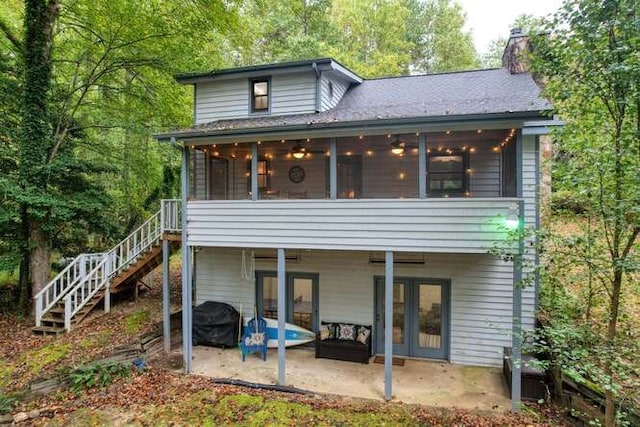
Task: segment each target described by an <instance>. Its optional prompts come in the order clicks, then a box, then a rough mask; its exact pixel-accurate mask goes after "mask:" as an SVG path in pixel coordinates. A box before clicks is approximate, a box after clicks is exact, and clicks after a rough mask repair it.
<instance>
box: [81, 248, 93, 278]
mask: <svg viewBox="0 0 640 427" xmlns="http://www.w3.org/2000/svg"><path fill="white" fill-rule="evenodd" d="M89 260H91V258H89ZM79 264H80V265H79V266H78V267H79V268H78V276H79V277H80V280H84V277H85V276H86V274H87V256H86V255H85V254H82V255H80V262H79Z"/></svg>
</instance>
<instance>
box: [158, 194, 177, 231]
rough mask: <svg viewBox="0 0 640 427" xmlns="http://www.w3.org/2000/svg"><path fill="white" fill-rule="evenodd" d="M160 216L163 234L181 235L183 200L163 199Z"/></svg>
mask: <svg viewBox="0 0 640 427" xmlns="http://www.w3.org/2000/svg"><path fill="white" fill-rule="evenodd" d="M160 215H161V216H160V223H161V224H162V232H163V233H179V232H180V230H182V200H180V199H163V200H162V208H161V209H160Z"/></svg>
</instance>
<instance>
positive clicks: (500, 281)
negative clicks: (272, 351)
mask: <svg viewBox="0 0 640 427" xmlns="http://www.w3.org/2000/svg"><path fill="white" fill-rule="evenodd" d="M249 253H250V250H247V254H249ZM241 254H242V251H241V250H238V249H228V248H203V249H202V250H201V251H199V252H198V253H197V255H196V256H197V265H198V268H197V272H196V301H197V303H202V302H204V301H206V300H214V301H223V302H227V303H229V304H231V305H233V306H234V307H236V309H238V310H239V309H240V305H241V304H242V312H243V315H244V316H245V317H246V318H249V317H252V316H253V306H254V304H255V288H254V284H253V282H247V281H245V280H243V279H242V278H241V277H240V268H241V257H242V255H241ZM274 254H275V251H274ZM299 255H300V261H288V262H287V264H286V269H287V271H290V272H309V273H318V275H319V318H320V320H326V321H343V322H353V323H360V324H369V325H374V327H375V313H374V310H375V308H374V277H375V276H380V275H384V265H380V264H370V263H369V256H370V253H369V252H355V251H349V252H337V251H336V252H332V251H300V252H299ZM378 255H380V256H381V254H378ZM425 260H426V263H425V265H418V266H414V265H412V266H403V265H396V266H395V268H394V270H395V275H396V276H402V277H416V278H432V279H436V278H438V279H448V280H450V281H451V342H450V349H449V350H450V351H449V353H450V361H451V362H452V363H458V364H465V365H481V366H499V365H500V364H501V361H502V347H504V346H508V345H510V340H511V338H510V336H511V334H510V331H511V296H512V287H511V283H512V275H511V272H512V266H511V264H510V263H506V262H504V261H502V260H499V259H495V258H493V257H491V256H489V255H486V254H477V255H472V254H427V255H425ZM256 270H266V271H275V270H276V261H275V260H266V261H265V260H258V261H257V262H256ZM374 333H377V331H375V330H374Z"/></svg>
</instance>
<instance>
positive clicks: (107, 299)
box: [104, 280, 111, 313]
mask: <svg viewBox="0 0 640 427" xmlns="http://www.w3.org/2000/svg"><path fill="white" fill-rule="evenodd" d="M110 311H111V281H110V280H107V283H106V284H105V286H104V312H105V313H109V312H110Z"/></svg>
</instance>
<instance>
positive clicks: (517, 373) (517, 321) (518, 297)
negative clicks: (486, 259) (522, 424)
mask: <svg viewBox="0 0 640 427" xmlns="http://www.w3.org/2000/svg"><path fill="white" fill-rule="evenodd" d="M518 222H519V223H518V232H519V233H520V236H519V238H518V249H517V252H516V254H515V256H514V257H513V325H512V328H513V330H512V338H511V340H512V343H511V356H512V360H511V367H512V368H511V410H512V411H513V412H520V405H521V403H522V376H521V375H522V257H523V252H524V241H523V236H522V234H521V233H522V231H523V226H524V224H523V223H524V200H522V199H521V200H519V201H518Z"/></svg>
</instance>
